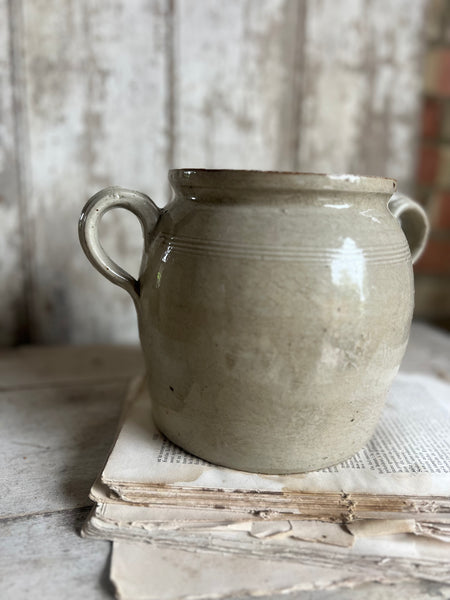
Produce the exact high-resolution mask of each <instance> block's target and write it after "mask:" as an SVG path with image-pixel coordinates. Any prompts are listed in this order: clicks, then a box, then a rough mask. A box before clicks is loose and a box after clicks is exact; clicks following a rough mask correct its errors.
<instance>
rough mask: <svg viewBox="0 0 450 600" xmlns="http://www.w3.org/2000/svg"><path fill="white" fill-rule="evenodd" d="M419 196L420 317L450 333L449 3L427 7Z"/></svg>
mask: <svg viewBox="0 0 450 600" xmlns="http://www.w3.org/2000/svg"><path fill="white" fill-rule="evenodd" d="M425 42H426V53H425V64H424V99H423V108H422V127H421V142H420V149H419V156H418V163H417V190H418V192H417V195H418V198H419V200H421V201H422V202H423V204H424V205H425V206H426V209H427V212H428V215H429V217H430V221H431V235H430V240H429V242H428V246H427V249H426V251H425V253H424V254H423V256H422V257H421V259H420V260H419V261H418V263H417V264H416V266H415V273H416V316H417V317H422V318H426V319H429V320H431V321H434V322H436V323H437V324H439V325H442V326H445V327H447V328H449V329H450V0H430V2H429V6H428V18H427V31H426V40H425Z"/></svg>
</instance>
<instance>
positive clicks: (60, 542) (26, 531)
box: [0, 508, 113, 600]
mask: <svg viewBox="0 0 450 600" xmlns="http://www.w3.org/2000/svg"><path fill="white" fill-rule="evenodd" d="M88 512H89V509H86V508H84V509H78V510H72V511H67V512H62V513H50V514H43V515H35V516H31V517H30V516H28V517H23V518H21V519H12V520H5V521H0V528H1V541H0V595H1V597H2V598H3V599H5V600H9V599H14V600H32V599H35V598H46V600H60V599H61V598H64V600H79V599H80V598H89V600H103V599H106V598H109V599H111V598H113V593H112V586H111V584H110V583H109V577H108V554H109V546H110V545H109V544H105V543H104V542H97V541H94V540H91V541H89V543H86V541H85V540H82V539H81V538H80V537H79V536H78V532H79V530H80V528H81V525H82V524H83V521H84V520H85V519H86V518H87V515H88Z"/></svg>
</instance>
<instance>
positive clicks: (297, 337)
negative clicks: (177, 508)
mask: <svg viewBox="0 0 450 600" xmlns="http://www.w3.org/2000/svg"><path fill="white" fill-rule="evenodd" d="M169 180H170V183H171V185H172V188H173V190H174V198H173V200H172V201H171V202H170V203H169V204H168V205H167V206H166V207H165V208H163V209H159V208H157V207H156V206H155V204H154V203H153V202H152V201H151V200H150V198H148V197H147V196H145V195H143V194H141V193H139V192H135V191H130V190H125V189H122V188H117V187H111V188H107V189H105V190H102V191H101V192H98V193H97V194H96V195H95V196H93V197H92V198H91V199H90V200H89V202H88V203H87V204H86V206H85V208H84V210H83V212H82V215H81V219H80V240H81V244H82V246H83V249H84V251H85V253H86V255H87V257H88V259H89V260H90V261H91V262H92V264H93V265H94V267H95V268H96V269H98V270H99V271H100V273H102V274H103V275H104V276H105V277H107V278H108V279H109V280H110V281H112V282H113V283H116V284H117V285H120V286H121V287H123V288H124V289H126V290H127V291H128V292H129V294H130V295H131V297H132V298H133V300H134V303H135V305H136V310H137V314H138V321H139V331H140V339H141V344H142V349H143V352H144V355H145V361H146V367H147V374H148V384H149V390H150V395H151V399H152V407H153V416H154V419H155V423H156V424H157V426H158V427H159V429H160V430H161V431H162V432H163V433H164V434H165V435H166V436H167V437H168V438H169V439H170V440H172V441H173V442H175V443H176V444H178V445H179V446H181V447H182V448H184V449H186V450H187V451H189V452H191V453H192V454H195V455H197V456H200V457H202V458H204V459H206V460H208V461H211V462H213V463H217V464H220V465H225V466H227V467H232V468H235V469H242V470H246V471H256V472H261V473H292V472H302V471H309V470H313V469H320V468H322V467H326V466H329V465H332V464H335V463H337V462H340V461H342V460H343V459H346V458H347V457H349V456H351V455H352V454H353V453H355V452H356V451H358V450H359V449H360V448H361V447H362V446H363V445H364V444H365V443H366V442H367V441H368V440H369V438H370V436H371V434H372V432H373V430H374V428H375V425H376V423H377V421H378V418H379V415H380V412H381V410H382V408H383V404H384V401H385V398H386V394H387V391H388V389H389V386H390V385H391V382H392V380H393V378H394V376H395V374H396V373H397V370H398V368H399V365H400V361H401V359H402V357H403V354H404V352H405V348H406V343H407V341H408V334H409V329H410V324H411V317H412V312H413V304H414V300H413V296H414V291H413V290H414V288H413V272H412V262H413V261H414V260H415V259H416V258H417V257H418V256H419V254H420V253H421V251H422V249H423V246H424V243H425V240H426V237H427V233H428V225H427V218H426V215H425V213H424V211H423V210H422V208H421V207H420V206H419V205H418V204H416V203H415V202H413V201H412V200H410V199H409V198H406V197H405V196H401V195H398V194H394V192H395V188H396V183H395V181H394V180H392V179H384V178H377V177H358V176H354V175H316V174H302V173H278V172H258V171H227V170H217V171H212V170H200V169H199V170H197V169H180V170H174V171H170V173H169ZM115 207H121V208H126V209H128V210H130V211H131V212H132V213H134V214H135V215H136V216H137V218H138V219H139V220H140V222H141V225H142V229H143V232H144V240H145V244H144V254H143V260H142V265H141V269H140V275H139V279H138V280H135V279H134V278H133V277H131V275H129V274H128V273H126V272H125V271H124V270H123V269H121V268H120V267H119V266H118V265H117V264H116V263H114V262H113V261H112V260H111V259H110V258H109V257H108V256H107V255H106V254H105V252H104V250H103V249H102V246H101V244H100V242H99V239H98V224H99V221H100V219H101V217H102V215H103V214H104V213H105V212H106V211H108V210H110V209H111V208H115ZM402 227H403V231H402Z"/></svg>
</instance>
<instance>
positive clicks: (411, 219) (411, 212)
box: [388, 192, 430, 264]
mask: <svg viewBox="0 0 450 600" xmlns="http://www.w3.org/2000/svg"><path fill="white" fill-rule="evenodd" d="M388 206H389V210H390V211H391V213H392V215H393V216H394V217H395V218H396V219H397V221H398V222H399V224H400V227H401V228H402V229H403V233H404V234H405V237H406V241H407V242H408V245H409V249H410V250H411V260H412V262H413V264H414V263H415V262H416V261H417V259H418V258H419V257H420V255H421V254H422V252H423V251H424V249H425V246H426V243H427V239H428V234H429V233H430V224H429V222H428V217H427V214H426V212H425V211H424V209H423V208H422V207H421V206H420V204H419V203H418V202H415V201H414V200H412V199H411V198H409V197H408V196H405V195H404V194H400V193H398V192H395V193H394V194H393V195H392V197H391V199H390V200H389V204H388Z"/></svg>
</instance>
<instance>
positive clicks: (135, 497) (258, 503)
mask: <svg viewBox="0 0 450 600" xmlns="http://www.w3.org/2000/svg"><path fill="white" fill-rule="evenodd" d="M449 432H450V385H448V384H447V383H444V382H443V381H440V380H438V379H435V378H432V377H428V376H423V375H401V376H399V377H398V378H397V379H396V381H395V383H394V385H393V388H392V390H391V392H390V395H389V398H388V401H387V404H386V407H385V410H384V413H383V416H382V419H381V421H380V423H379V426H378V428H377V430H376V432H375V434H374V436H373V438H372V439H371V441H370V442H369V444H368V445H367V446H366V447H365V448H363V449H362V450H361V451H360V452H359V453H358V454H356V455H355V456H353V457H352V458H351V459H349V460H347V461H346V462H344V463H341V464H340V465H337V466H334V467H330V468H327V469H323V470H321V471H317V472H312V473H307V474H301V475H285V476H282V475H280V476H273V475H271V476H268V475H258V474H251V473H244V472H241V471H234V470H232V469H227V468H223V467H218V466H215V465H212V464H209V463H206V462H204V461H202V460H201V459H199V458H196V457H194V456H191V455H189V454H187V453H186V452H184V451H183V450H181V449H180V448H178V447H177V446H175V445H173V444H172V443H171V442H169V441H168V440H167V439H166V438H165V437H164V436H163V435H161V434H160V433H159V431H158V430H157V429H156V427H155V426H154V424H153V422H152V418H151V401H150V399H149V397H148V394H147V392H146V387H145V385H144V383H143V382H142V381H141V382H135V383H134V384H133V386H132V389H131V390H130V394H129V397H128V398H127V400H126V402H125V404H124V411H123V418H122V423H121V428H120V431H119V434H118V437H117V439H116V442H115V444H114V447H113V449H112V451H111V454H110V456H109V458H108V461H107V463H106V465H105V468H104V469H103V472H102V473H101V475H100V476H99V478H98V481H97V482H96V483H95V484H94V485H93V487H92V490H91V497H92V499H93V500H94V501H95V502H96V505H95V506H94V508H93V510H92V513H91V515H90V517H89V519H88V521H87V523H86V524H85V526H84V530H83V534H84V535H85V536H89V537H96V538H103V539H107V540H113V541H114V544H113V555H112V561H111V579H112V581H113V583H114V585H115V589H116V591H117V596H118V597H119V598H123V599H126V600H132V599H133V600H135V599H138V598H139V599H141V600H142V599H144V598H145V599H158V600H163V599H167V600H169V599H171V600H172V599H186V600H187V599H195V598H203V597H208V596H211V597H214V598H221V597H229V596H233V595H235V596H239V595H241V596H242V595H246V594H249V595H258V594H259V595H263V594H271V593H282V592H284V593H287V592H289V591H297V590H309V589H317V588H322V589H326V588H333V587H337V586H354V585H357V584H359V583H362V582H368V581H383V582H398V581H399V580H402V579H410V578H426V579H431V580H435V581H440V582H445V583H450V571H449V569H448V561H449V559H450V497H449V493H450V436H449Z"/></svg>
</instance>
